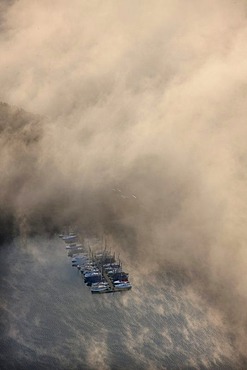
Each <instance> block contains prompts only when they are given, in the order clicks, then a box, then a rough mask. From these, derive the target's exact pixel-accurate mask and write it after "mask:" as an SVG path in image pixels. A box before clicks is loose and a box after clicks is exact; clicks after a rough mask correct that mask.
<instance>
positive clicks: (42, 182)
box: [0, 0, 247, 354]
mask: <svg viewBox="0 0 247 370" xmlns="http://www.w3.org/2000/svg"><path fill="white" fill-rule="evenodd" d="M0 9H1V17H0V21H1V27H0V47H1V58H0V70H1V74H0V85H1V93H0V94H1V96H0V98H1V100H2V102H4V103H2V104H1V106H0V108H1V109H0V116H1V118H0V130H1V131H0V132H1V136H0V155H1V161H0V173H1V180H0V188H1V191H0V209H1V212H2V214H4V212H6V213H8V214H11V215H13V217H14V218H15V220H16V223H17V224H18V225H19V228H20V230H21V232H27V231H30V230H32V228H34V229H36V230H37V229H38V228H39V227H40V230H41V231H42V230H43V231H44V230H45V229H46V225H47V224H49V225H50V224H53V225H57V226H61V225H63V224H64V223H67V222H69V220H71V222H77V223H78V224H79V225H80V227H81V228H82V229H85V230H89V231H92V230H97V232H99V233H100V232H102V230H106V232H108V233H109V234H111V235H112V237H113V238H115V239H116V240H118V241H119V238H118V235H119V232H120V231H119V230H120V228H122V229H123V228H124V229H125V230H129V231H130V233H132V234H131V235H134V236H133V238H132V239H134V241H133V242H130V243H129V244H126V243H125V246H126V245H127V246H126V248H129V253H130V254H136V255H138V256H139V258H143V263H145V262H146V263H147V266H148V268H149V269H152V268H153V269H159V268H160V269H164V268H165V266H166V264H169V265H172V266H174V267H175V268H177V269H182V270H184V271H185V272H186V273H188V274H194V275H193V276H196V278H195V284H198V286H199V289H201V290H202V291H203V292H204V293H203V294H205V295H206V296H207V297H208V300H210V301H211V302H213V303H214V304H216V305H217V306H219V307H220V309H221V310H222V312H223V313H224V314H225V315H226V317H227V320H228V323H229V327H231V328H232V331H233V333H234V334H235V335H236V340H237V342H236V343H237V346H238V348H239V350H240V351H241V352H242V353H243V354H246V353H245V352H246V341H247V315H246V309H245V306H246V304H247V275H246V270H247V249H246V246H247V228H246V224H247V202H246V201H247V175H246V166H247V147H246V137H247V125H246V116H247V106H246V97H247V85H246V81H247V64H246V57H247V45H246V39H247V18H246V14H247V13H246V11H247V8H246V2H245V1H241V0H237V1H233V0H224V1H223V0H201V1H195V0H189V1H182V0H162V1H161V0H155V1H147V0H144V1H141V2H139V1H133V0H132V1H130V0H125V1H121V0H120V1H110V0H107V1H104V2H102V1H96V0H93V1H90V2H88V1H81V0H72V1H70V2H68V1H66V0H59V1H58V0H55V1H52V2H50V1H48V0H43V1H39V2H38V1H33V0H20V1H13V2H9V3H8V2H2V4H1V8H0ZM5 103H7V104H5ZM27 112H30V113H27ZM1 217H2V216H1ZM119 243H120V244H121V241H119ZM143 256H145V258H144V257H143ZM151 258H152V260H153V262H154V263H153V267H152V266H150V263H148V261H150V259H151Z"/></svg>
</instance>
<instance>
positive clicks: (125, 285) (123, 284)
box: [114, 280, 132, 292]
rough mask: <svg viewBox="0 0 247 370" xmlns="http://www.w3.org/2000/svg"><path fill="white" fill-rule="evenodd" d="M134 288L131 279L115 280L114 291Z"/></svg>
mask: <svg viewBox="0 0 247 370" xmlns="http://www.w3.org/2000/svg"><path fill="white" fill-rule="evenodd" d="M131 288H132V285H131V284H130V282H129V281H120V280H117V281H114V291H115V292H116V291H120V290H121V291H122V290H130V289H131Z"/></svg>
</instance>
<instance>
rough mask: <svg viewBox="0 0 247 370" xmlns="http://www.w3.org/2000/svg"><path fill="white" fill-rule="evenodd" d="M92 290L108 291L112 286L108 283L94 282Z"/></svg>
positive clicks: (94, 291) (98, 291) (95, 291)
mask: <svg viewBox="0 0 247 370" xmlns="http://www.w3.org/2000/svg"><path fill="white" fill-rule="evenodd" d="M91 292H92V293H107V292H111V288H110V286H109V284H108V283H105V282H100V283H96V284H92V287H91Z"/></svg>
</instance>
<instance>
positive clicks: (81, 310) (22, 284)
mask: <svg viewBox="0 0 247 370" xmlns="http://www.w3.org/2000/svg"><path fill="white" fill-rule="evenodd" d="M0 253H1V256H0V257H1V334H0V361H1V369H116V370H117V369H119V370H120V369H130V370H131V369H135V370H137V369H150V370H153V369H235V368H241V366H240V364H239V363H237V362H236V361H237V359H236V357H235V355H234V349H233V347H232V345H231V342H230V339H229V336H228V335H227V332H226V330H225V329H224V325H223V324H222V320H221V317H220V315H219V313H217V312H216V311H214V310H213V309H210V308H209V307H206V305H205V303H204V302H203V301H202V300H201V299H200V298H199V297H197V295H196V294H195V292H193V290H192V289H191V288H190V286H189V285H188V284H183V283H182V282H181V280H180V281H179V280H177V279H176V277H174V275H173V276H171V275H169V274H166V273H165V272H164V276H162V277H160V278H159V279H155V278H154V277H152V276H148V275H145V276H141V275H140V273H138V274H137V273H136V272H135V269H134V268H133V266H131V264H130V262H129V261H127V266H125V267H126V269H127V270H128V271H129V272H130V276H131V282H132V284H133V289H132V290H131V291H129V292H122V293H114V294H105V295H92V294H91V293H90V290H89V288H88V287H86V286H85V285H84V283H83V281H82V277H81V274H80V272H79V271H78V270H77V269H76V268H72V267H71V260H70V258H68V257H67V254H66V251H65V249H64V244H63V242H62V241H61V240H59V239H54V240H40V239H34V240H29V241H28V242H27V244H26V246H25V247H22V246H21V244H20V242H19V241H18V240H17V241H16V242H15V243H13V245H8V246H5V247H4V248H2V249H1V251H0Z"/></svg>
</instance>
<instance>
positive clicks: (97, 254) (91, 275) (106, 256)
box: [59, 233, 132, 294]
mask: <svg viewBox="0 0 247 370" xmlns="http://www.w3.org/2000/svg"><path fill="white" fill-rule="evenodd" d="M59 237H60V238H61V239H62V240H63V241H64V242H65V245H66V246H65V249H66V250H67V251H68V257H71V262H72V267H77V269H78V270H80V272H81V275H82V277H83V279H84V283H85V284H86V285H87V286H88V287H90V290H91V293H92V294H102V293H115V292H123V291H127V290H130V289H131V288H132V285H131V283H130V282H129V274H128V273H127V272H125V271H123V268H122V263H121V261H120V259H118V261H117V260H116V257H115V253H113V254H112V253H111V251H109V250H107V249H106V247H104V249H103V250H100V251H98V250H97V251H94V250H92V249H91V248H90V247H85V246H84V245H83V244H82V243H81V242H80V238H79V236H78V235H77V234H76V233H68V234H60V235H59Z"/></svg>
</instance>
